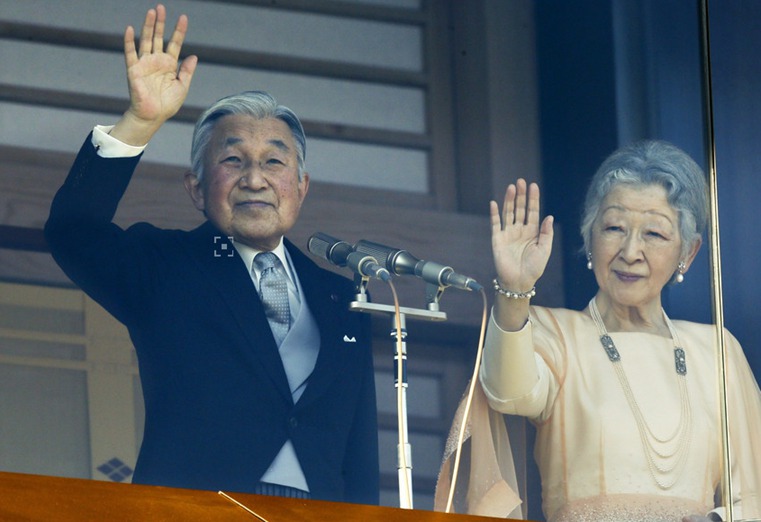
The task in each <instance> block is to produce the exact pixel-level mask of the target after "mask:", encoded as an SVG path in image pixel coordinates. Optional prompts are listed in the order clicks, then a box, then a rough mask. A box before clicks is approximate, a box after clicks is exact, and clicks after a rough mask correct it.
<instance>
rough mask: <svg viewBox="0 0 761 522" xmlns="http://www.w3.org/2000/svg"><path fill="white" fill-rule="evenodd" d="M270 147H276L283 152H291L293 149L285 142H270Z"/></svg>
mask: <svg viewBox="0 0 761 522" xmlns="http://www.w3.org/2000/svg"><path fill="white" fill-rule="evenodd" d="M269 144H270V145H274V146H275V147H277V148H278V149H280V150H282V151H283V152H290V151H291V148H290V147H289V146H288V145H287V144H286V143H285V142H284V141H283V140H274V139H273V140H269Z"/></svg>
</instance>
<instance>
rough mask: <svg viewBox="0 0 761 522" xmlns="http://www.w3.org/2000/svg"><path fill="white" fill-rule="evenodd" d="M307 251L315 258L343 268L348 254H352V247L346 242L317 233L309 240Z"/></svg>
mask: <svg viewBox="0 0 761 522" xmlns="http://www.w3.org/2000/svg"><path fill="white" fill-rule="evenodd" d="M307 250H309V251H310V252H311V253H312V254H314V255H316V256H319V257H321V258H323V259H327V260H328V261H330V262H331V263H332V264H334V265H336V266H341V267H344V266H346V260H347V258H348V257H349V254H351V253H352V252H354V247H353V246H351V244H349V243H347V242H346V241H341V240H339V239H336V238H334V237H332V236H329V235H327V234H323V233H322V232H317V233H316V234H314V235H313V236H312V237H310V238H309V241H308V242H307Z"/></svg>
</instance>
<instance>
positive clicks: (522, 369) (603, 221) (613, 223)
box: [469, 141, 761, 522]
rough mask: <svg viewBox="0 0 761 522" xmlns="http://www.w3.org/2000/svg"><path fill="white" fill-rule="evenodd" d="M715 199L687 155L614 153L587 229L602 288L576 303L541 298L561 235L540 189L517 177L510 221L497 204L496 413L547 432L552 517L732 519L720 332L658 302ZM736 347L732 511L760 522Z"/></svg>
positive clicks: (487, 360) (541, 435) (488, 376)
mask: <svg viewBox="0 0 761 522" xmlns="http://www.w3.org/2000/svg"><path fill="white" fill-rule="evenodd" d="M706 207H707V205H706V187H705V181H704V178H703V175H702V172H701V170H700V168H699V167H698V166H697V165H696V164H695V162H694V161H693V160H692V159H690V158H689V156H687V154H685V153H684V152H683V151H681V150H679V149H678V148H676V147H674V146H672V145H670V144H667V143H664V142H660V141H645V142H640V143H637V144H634V145H632V146H630V147H627V148H624V149H621V150H619V151H617V152H615V153H614V154H612V155H611V156H610V157H609V158H608V159H607V160H605V162H604V163H603V164H602V165H601V167H600V168H599V170H598V171H597V173H596V174H595V176H594V178H593V180H592V183H591V186H590V188H589V191H588V194H587V198H586V204H585V208H584V215H583V222H582V227H581V233H582V236H583V238H584V247H585V252H586V259H587V267H588V268H589V269H590V270H592V271H593V272H594V275H595V279H596V281H597V284H598V285H599V290H598V291H597V294H596V295H595V296H594V297H593V298H592V300H591V301H590V303H589V306H588V307H587V308H586V309H584V310H583V311H581V312H578V311H573V310H567V309H549V308H542V307H538V306H529V300H530V297H532V296H533V295H534V293H535V289H534V288H535V284H536V282H537V281H538V280H539V278H540V277H541V275H542V273H543V272H544V269H545V266H546V265H547V261H548V259H549V256H550V251H551V247H552V237H553V229H552V224H553V220H552V217H551V216H548V217H546V218H545V219H544V220H543V221H541V222H540V217H539V188H538V187H537V186H536V185H535V184H532V185H531V186H530V187H527V186H526V182H525V181H524V180H518V182H517V183H516V184H515V185H510V186H509V187H508V188H507V191H506V194H505V200H504V205H503V208H502V213H501V215H500V212H499V208H498V206H497V204H496V203H495V202H492V203H491V224H492V247H493V252H494V262H495V267H496V271H497V279H496V280H495V290H496V293H497V295H496V301H495V303H494V308H493V311H492V318H491V322H490V324H489V328H488V332H487V340H486V347H485V352H484V356H483V362H482V366H481V369H480V382H481V386H482V389H483V393H484V394H485V397H486V399H487V401H488V405H489V406H490V407H491V408H492V409H493V410H496V411H497V412H501V413H508V414H514V415H522V416H525V417H528V418H529V419H530V420H531V422H533V423H534V424H535V425H536V428H537V440H536V451H535V457H536V460H537V463H538V467H539V470H540V474H541V478H542V498H543V510H544V513H545V516H546V517H547V520H549V521H551V522H561V521H562V522H565V521H573V522H582V521H598V522H602V521H611V522H613V521H615V522H628V521H631V522H634V521H647V522H659V521H664V522H665V521H669V522H671V521H677V522H678V521H682V520H684V521H705V520H721V517H722V516H725V515H724V512H725V509H724V508H723V507H721V506H717V505H716V504H715V502H714V495H715V493H716V490H717V487H718V485H719V482H720V480H721V468H722V464H721V422H720V416H719V402H718V394H717V387H716V385H715V384H714V383H715V382H716V376H717V370H716V363H715V359H716V352H715V350H714V344H715V343H714V340H715V333H714V331H715V329H714V327H712V326H709V325H702V324H697V323H691V322H687V321H676V320H673V321H672V320H671V319H670V318H669V317H668V316H667V315H666V313H665V311H664V310H663V308H662V307H661V292H662V291H663V288H664V287H665V286H666V285H668V284H670V283H675V284H679V283H682V281H684V279H685V274H686V273H687V271H688V270H689V268H690V264H691V263H692V261H693V260H694V258H695V255H696V253H697V252H698V249H699V248H700V244H701V231H702V230H703V227H704V226H705V222H706ZM726 344H727V349H728V376H729V379H730V386H729V397H728V399H729V422H730V425H729V431H730V441H731V445H732V446H731V447H732V451H733V462H732V475H733V479H734V480H733V483H734V495H733V497H734V504H733V506H734V517H735V520H739V519H740V518H746V519H747V518H751V517H761V496H759V495H761V491H760V490H759V475H761V442H760V441H759V439H760V438H761V419H760V416H761V398H760V396H759V390H758V385H757V384H756V381H755V380H754V378H753V375H752V373H751V371H750V368H749V366H748V364H747V362H746V360H745V357H744V355H743V352H742V349H741V347H740V345H739V344H738V342H737V340H736V339H735V338H734V337H733V336H732V335H731V334H729V333H728V332H726ZM475 431H477V426H475V425H474V426H472V430H471V432H472V434H473V437H474V438H473V443H472V445H473V449H472V451H474V452H475V451H477V448H476V446H477V444H478V443H477V441H476V440H477V439H476V437H477V436H478V434H477V433H475ZM495 453H496V454H497V455H499V454H500V453H501V452H500V451H499V450H497V451H496V452H495ZM479 476H484V474H481V475H479V474H478V473H475V474H472V475H471V483H470V484H469V487H470V488H473V490H474V491H478V487H477V484H473V482H474V481H475V482H478V478H476V479H474V478H473V477H479ZM481 491H485V488H482V489H481ZM503 498H504V497H503ZM469 502H470V503H471V505H475V504H476V503H477V500H476V499H474V498H473V495H471V497H470V498H469ZM486 511H487V512H488V511H489V510H486ZM482 512H484V511H482ZM490 513H491V514H494V511H493V510H491V511H490ZM507 513H509V510H508V511H505V512H504V514H503V515H502V516H505V515H507Z"/></svg>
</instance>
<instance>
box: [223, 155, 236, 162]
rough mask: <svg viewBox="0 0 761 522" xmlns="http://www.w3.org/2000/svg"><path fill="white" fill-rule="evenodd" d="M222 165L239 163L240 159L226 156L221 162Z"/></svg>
mask: <svg viewBox="0 0 761 522" xmlns="http://www.w3.org/2000/svg"><path fill="white" fill-rule="evenodd" d="M222 163H240V158H239V157H238V156H228V157H226V158H225V159H223V160H222Z"/></svg>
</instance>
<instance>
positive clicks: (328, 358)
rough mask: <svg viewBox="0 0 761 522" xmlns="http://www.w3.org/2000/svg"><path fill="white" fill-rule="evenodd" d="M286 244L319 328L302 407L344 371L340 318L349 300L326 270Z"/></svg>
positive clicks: (290, 244)
mask: <svg viewBox="0 0 761 522" xmlns="http://www.w3.org/2000/svg"><path fill="white" fill-rule="evenodd" d="M285 246H286V248H287V249H288V253H289V254H290V256H291V260H292V262H293V266H294V268H295V269H296V272H297V273H298V277H299V282H300V283H301V288H302V290H303V291H304V298H305V300H306V303H307V305H308V306H309V310H310V312H311V313H312V315H313V316H314V319H315V321H316V322H317V325H318V328H319V329H320V353H319V355H318V356H317V362H316V364H315V368H314V371H313V372H312V375H311V377H310V378H309V384H308V385H307V387H306V390H305V391H304V395H303V396H302V397H301V399H299V402H298V403H297V405H298V406H299V407H303V406H304V405H306V404H309V403H310V402H311V401H312V400H314V399H315V398H317V397H320V396H321V395H322V394H323V393H324V392H325V390H326V389H327V388H328V386H329V385H330V383H331V382H333V380H334V379H335V378H336V376H337V375H338V374H339V372H341V370H342V366H343V364H344V362H345V358H343V357H342V350H343V349H344V346H343V345H344V342H343V330H342V329H341V322H340V320H339V319H338V318H340V317H342V316H344V315H345V314H346V313H347V312H346V310H345V307H346V299H345V298H344V297H343V296H342V295H340V289H338V288H335V287H334V286H333V285H331V284H330V281H329V280H328V279H327V278H326V277H325V273H324V271H323V270H322V269H320V268H319V267H318V266H317V265H316V264H315V263H314V262H312V261H311V260H310V259H309V258H307V257H306V256H305V255H304V254H303V253H302V252H301V251H300V250H299V249H297V248H296V247H295V246H294V245H293V244H292V243H291V242H290V241H288V240H286V242H285ZM339 337H340V338H339Z"/></svg>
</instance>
